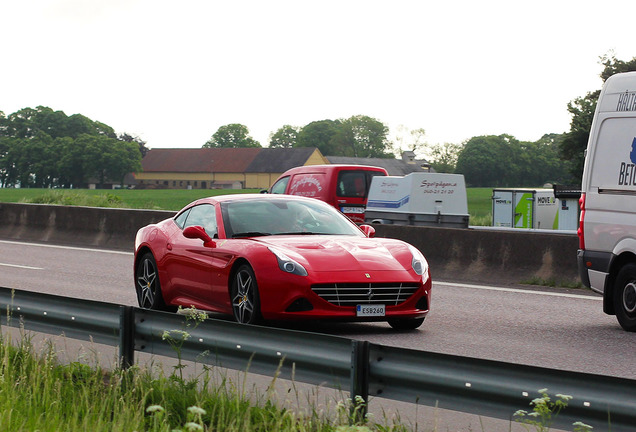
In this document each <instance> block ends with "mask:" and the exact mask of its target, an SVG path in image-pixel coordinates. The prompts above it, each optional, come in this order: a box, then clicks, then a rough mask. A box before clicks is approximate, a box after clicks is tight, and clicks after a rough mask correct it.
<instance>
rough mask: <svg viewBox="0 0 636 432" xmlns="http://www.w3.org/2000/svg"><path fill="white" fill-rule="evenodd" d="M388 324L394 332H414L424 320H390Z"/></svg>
mask: <svg viewBox="0 0 636 432" xmlns="http://www.w3.org/2000/svg"><path fill="white" fill-rule="evenodd" d="M388 323H389V325H390V326H391V327H393V328H394V329H395V330H415V329H416V328H418V327H419V326H421V325H422V323H424V318H411V319H392V320H389V321H388Z"/></svg>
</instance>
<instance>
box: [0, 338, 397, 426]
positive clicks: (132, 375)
mask: <svg viewBox="0 0 636 432" xmlns="http://www.w3.org/2000/svg"><path fill="white" fill-rule="evenodd" d="M16 342H17V343H16ZM213 372H214V371H213V370H212V369H210V368H204V370H203V372H201V374H200V375H199V376H196V377H194V378H191V379H188V380H183V379H180V378H179V377H178V376H176V375H174V374H173V375H170V376H165V375H164V374H163V372H161V369H158V368H157V369H154V370H152V369H142V368H139V367H133V368H130V369H128V370H114V371H107V370H104V369H102V368H101V367H100V366H99V365H98V364H97V362H96V361H95V362H94V364H90V365H89V364H86V363H80V362H72V363H70V364H61V363H60V362H59V361H58V358H57V355H56V352H55V349H54V347H53V345H52V344H51V343H50V342H49V343H46V344H45V345H44V348H43V349H41V350H40V351H39V352H36V350H35V348H34V344H33V343H32V339H31V337H29V336H28V335H24V334H23V335H22V337H21V338H20V340H19V341H12V340H11V336H10V335H9V336H6V335H2V336H0V412H1V413H2V415H0V430H2V431H7V432H12V431H36V430H38V431H95V432H101V431H108V432H111V431H131V432H132V431H152V432H154V431H162V432H163V431H166V432H167V431H218V432H224V431H228V432H234V431H236V432H239V431H240V432H243V431H246V432H251V431H263V432H265V431H283V432H285V431H290V432H291V431H294V432H296V431H298V432H305V431H307V432H331V431H334V432H335V431H341V430H346V431H349V430H351V431H383V432H384V431H396V432H402V431H404V432H405V431H406V430H407V428H406V427H405V426H403V425H400V424H392V425H381V424H373V423H367V422H366V420H362V422H359V423H357V424H356V423H355V421H353V420H354V417H353V415H352V414H351V411H350V406H347V404H346V403H344V404H343V403H340V404H334V410H335V413H334V412H331V413H330V412H326V413H323V412H319V411H318V410H317V409H309V410H304V411H296V410H292V409H288V408H282V407H279V406H277V405H276V404H275V403H273V402H271V397H270V396H271V395H267V394H265V395H260V396H258V395H257V396H256V397H254V395H253V394H248V392H246V390H245V389H244V388H242V387H241V386H240V385H236V384H235V383H234V382H232V381H231V380H229V379H228V378H227V377H225V376H223V375H220V374H218V373H216V374H215V373H213ZM270 387H272V388H273V387H274V381H273V382H272V384H271V385H270ZM299 412H302V414H299ZM352 421H353V423H352ZM351 424H353V426H352V427H351V428H350V425H351Z"/></svg>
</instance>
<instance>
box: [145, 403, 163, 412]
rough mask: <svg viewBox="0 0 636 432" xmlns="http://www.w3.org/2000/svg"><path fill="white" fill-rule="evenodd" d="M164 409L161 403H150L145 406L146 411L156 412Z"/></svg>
mask: <svg viewBox="0 0 636 432" xmlns="http://www.w3.org/2000/svg"><path fill="white" fill-rule="evenodd" d="M164 411H165V410H164V409H163V407H162V406H161V405H150V406H149V407H148V408H146V412H147V413H156V412H164Z"/></svg>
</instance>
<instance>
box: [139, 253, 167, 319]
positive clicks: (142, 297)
mask: <svg viewBox="0 0 636 432" xmlns="http://www.w3.org/2000/svg"><path fill="white" fill-rule="evenodd" d="M135 288H136V291H137V302H138V303H139V307H141V308H143V309H154V310H163V311H167V310H169V308H168V306H166V303H165V302H164V300H163V296H162V295H161V284H160V283H159V273H158V272H157V262H156V261H155V257H154V256H152V253H150V252H146V253H145V254H144V255H143V256H142V257H141V259H140V260H139V263H137V268H136V269H135Z"/></svg>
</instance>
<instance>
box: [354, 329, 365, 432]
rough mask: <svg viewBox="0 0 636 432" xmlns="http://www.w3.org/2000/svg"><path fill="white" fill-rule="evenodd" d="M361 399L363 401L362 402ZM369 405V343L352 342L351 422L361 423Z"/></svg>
mask: <svg viewBox="0 0 636 432" xmlns="http://www.w3.org/2000/svg"><path fill="white" fill-rule="evenodd" d="M360 398H362V401H361V402H360ZM368 403H369V342H368V341H359V340H352V341H351V421H352V422H355V423H357V422H361V421H363V420H364V418H365V416H366V415H367V405H368Z"/></svg>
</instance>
